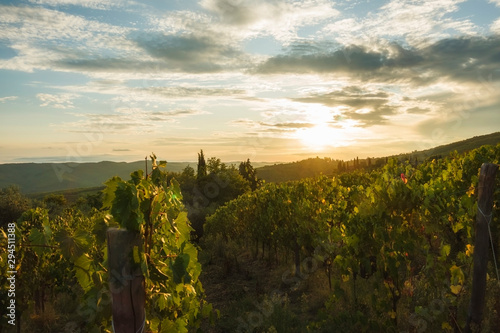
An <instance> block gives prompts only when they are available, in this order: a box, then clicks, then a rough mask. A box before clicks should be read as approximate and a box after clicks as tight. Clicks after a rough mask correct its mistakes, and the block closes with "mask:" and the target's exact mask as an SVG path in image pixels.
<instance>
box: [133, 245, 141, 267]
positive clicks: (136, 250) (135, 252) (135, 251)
mask: <svg viewBox="0 0 500 333" xmlns="http://www.w3.org/2000/svg"><path fill="white" fill-rule="evenodd" d="M132 254H133V257H134V263H135V264H139V263H140V262H141V258H140V257H139V247H138V246H137V245H136V246H134V248H133V249H132Z"/></svg>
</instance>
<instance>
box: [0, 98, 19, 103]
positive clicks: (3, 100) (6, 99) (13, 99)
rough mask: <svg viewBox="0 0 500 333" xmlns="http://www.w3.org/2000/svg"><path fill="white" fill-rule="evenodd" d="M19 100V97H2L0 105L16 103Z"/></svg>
mask: <svg viewBox="0 0 500 333" xmlns="http://www.w3.org/2000/svg"><path fill="white" fill-rule="evenodd" d="M18 98H19V97H18V96H6V97H0V103H5V102H8V101H15V100H16V99H18Z"/></svg>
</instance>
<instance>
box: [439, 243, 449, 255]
mask: <svg viewBox="0 0 500 333" xmlns="http://www.w3.org/2000/svg"><path fill="white" fill-rule="evenodd" d="M450 250H451V246H450V245H448V244H443V245H442V246H441V256H442V257H447V256H449V255H450Z"/></svg>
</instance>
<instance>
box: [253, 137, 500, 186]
mask: <svg viewBox="0 0 500 333" xmlns="http://www.w3.org/2000/svg"><path fill="white" fill-rule="evenodd" d="M498 143H500V132H496V133H492V134H487V135H481V136H475V137H473V138H470V139H466V140H462V141H457V142H453V143H450V144H446V145H441V146H438V147H434V148H431V149H426V150H421V151H413V152H409V153H403V154H399V155H392V156H387V158H399V159H407V158H408V157H409V156H411V158H412V160H415V159H417V160H418V161H424V160H425V159H427V158H439V157H444V156H446V155H448V154H450V153H451V152H453V151H455V150H456V151H457V152H458V153H463V152H466V151H469V150H472V149H474V148H478V147H481V146H483V145H496V144H498ZM385 159H386V157H379V158H372V159H370V160H371V161H370V163H371V165H372V166H377V165H381V164H382V162H383V161H385ZM346 164H347V167H351V166H352V161H347V162H346ZM359 164H360V165H361V166H366V165H367V164H368V161H367V159H360V160H359ZM338 165H339V161H338V160H333V159H330V158H318V157H317V158H310V159H306V160H302V161H298V162H292V163H282V164H275V165H269V166H264V167H261V168H257V176H258V177H259V178H261V179H263V180H265V181H266V182H285V181H291V180H299V179H302V178H307V177H315V176H318V175H320V174H324V175H331V174H333V173H334V172H336V170H337V168H338Z"/></svg>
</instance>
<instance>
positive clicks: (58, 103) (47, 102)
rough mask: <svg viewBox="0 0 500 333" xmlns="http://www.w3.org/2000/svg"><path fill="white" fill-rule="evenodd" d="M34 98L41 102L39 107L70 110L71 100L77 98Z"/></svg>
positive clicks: (46, 95) (41, 96)
mask: <svg viewBox="0 0 500 333" xmlns="http://www.w3.org/2000/svg"><path fill="white" fill-rule="evenodd" d="M36 97H37V98H38V99H39V100H40V101H41V102H42V103H41V104H40V106H41V107H50V108H56V109H72V108H74V105H73V101H72V100H73V99H74V98H76V97H78V96H77V95H74V94H59V95H52V94H37V95H36Z"/></svg>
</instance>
